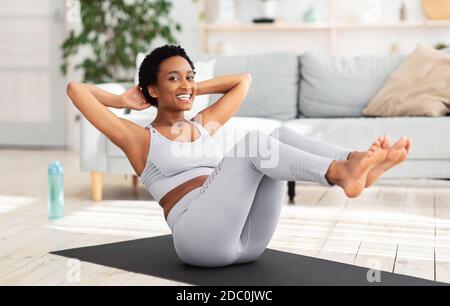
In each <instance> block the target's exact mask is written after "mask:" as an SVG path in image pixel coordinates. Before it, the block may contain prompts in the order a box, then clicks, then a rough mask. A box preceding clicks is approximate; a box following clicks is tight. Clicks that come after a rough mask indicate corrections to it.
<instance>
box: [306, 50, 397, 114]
mask: <svg viewBox="0 0 450 306" xmlns="http://www.w3.org/2000/svg"><path fill="white" fill-rule="evenodd" d="M404 58H405V56H404V55H395V56H386V55H373V56H354V57H343V56H337V57H332V56H329V55H321V54H316V53H312V52H306V53H304V54H303V55H302V56H301V57H300V71H301V82H300V94H299V109H300V114H301V115H302V116H306V117H359V116H361V113H362V110H363V109H364V107H365V106H366V105H367V104H368V103H369V101H370V100H371V99H372V97H373V96H375V94H376V93H377V91H378V89H379V88H380V87H381V86H382V84H383V82H384V80H385V79H386V78H387V77H388V76H389V74H390V73H391V72H392V71H393V70H394V69H395V68H397V67H398V66H399V65H400V63H401V62H402V61H403V60H404Z"/></svg>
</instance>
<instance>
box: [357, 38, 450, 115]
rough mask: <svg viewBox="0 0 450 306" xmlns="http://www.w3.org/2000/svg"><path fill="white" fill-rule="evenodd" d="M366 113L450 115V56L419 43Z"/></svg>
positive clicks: (385, 84)
mask: <svg viewBox="0 0 450 306" xmlns="http://www.w3.org/2000/svg"><path fill="white" fill-rule="evenodd" d="M363 114H364V115H365V116H382V117H394V116H399V117H400V116H431V117H438V116H445V115H448V114H450V55H449V54H447V53H445V52H441V51H438V50H436V49H434V48H432V47H428V46H426V45H422V44H420V45H419V46H418V47H417V48H416V49H415V50H414V52H412V53H411V54H410V55H409V56H408V57H407V58H406V59H405V60H404V61H403V63H402V64H401V65H400V66H399V67H398V68H397V69H395V71H394V72H392V74H391V75H390V76H389V77H388V78H387V80H386V81H385V82H384V84H383V86H382V87H381V89H380V90H379V91H378V93H377V94H376V95H375V97H373V99H372V100H371V101H370V102H369V104H368V105H367V107H366V108H364V110H363Z"/></svg>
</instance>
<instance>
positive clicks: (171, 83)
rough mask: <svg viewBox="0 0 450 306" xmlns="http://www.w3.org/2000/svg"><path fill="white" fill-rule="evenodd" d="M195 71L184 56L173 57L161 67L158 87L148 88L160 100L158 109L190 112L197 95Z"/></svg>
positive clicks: (151, 86) (162, 63) (166, 60)
mask: <svg viewBox="0 0 450 306" xmlns="http://www.w3.org/2000/svg"><path fill="white" fill-rule="evenodd" d="M194 77H195V71H194V70H193V69H192V67H191V65H190V64H189V62H188V61H187V60H186V59H185V58H183V57H182V56H172V57H169V58H167V59H165V60H164V61H162V62H161V64H160V65H159V71H158V77H157V85H156V86H155V85H150V86H148V89H149V92H150V94H151V95H152V97H154V98H156V99H157V100H158V108H159V109H161V107H163V108H166V109H170V110H180V111H185V110H190V109H191V108H192V103H193V102H194V99H195V94H196V93H197V84H196V83H195V80H194Z"/></svg>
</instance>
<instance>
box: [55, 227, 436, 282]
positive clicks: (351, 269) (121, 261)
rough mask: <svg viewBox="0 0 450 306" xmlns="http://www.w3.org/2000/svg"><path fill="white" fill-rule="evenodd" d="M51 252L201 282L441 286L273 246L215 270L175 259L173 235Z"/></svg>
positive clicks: (170, 278) (176, 278)
mask: <svg viewBox="0 0 450 306" xmlns="http://www.w3.org/2000/svg"><path fill="white" fill-rule="evenodd" d="M51 254H55V255H60V256H65V257H69V258H77V259H79V260H81V261H86V262H90V263H95V264H100V265H104V266H108V267H113V268H118V269H121V270H126V271H130V272H135V273H141V274H146V275H151V276H155V277H159V278H165V279H169V280H174V281H178V282H182V283H188V284H192V285H201V286H310V285H314V286H321V285H337V286H342V285H356V286H367V285H378V286H380V285H381V286H395V285H418V286H430V285H443V284H442V283H438V282H433V281H428V280H424V279H420V278H415V277H409V276H404V275H399V274H394V273H387V272H382V271H381V272H379V271H378V272H379V273H380V274H379V275H380V277H379V279H380V280H381V282H369V281H368V280H367V273H368V271H369V269H367V268H362V267H357V266H352V265H348V264H342V263H337V262H333V261H328V260H323V259H318V258H313V257H307V256H302V255H297V254H293V253H288V252H282V251H277V250H273V249H266V250H265V251H264V253H263V254H262V255H261V256H260V257H259V258H258V259H257V260H256V261H254V262H251V263H245V264H238V265H230V266H227V267H220V268H202V267H194V266H190V265H187V264H184V263H183V262H182V261H181V260H180V259H179V258H178V256H177V254H176V252H175V248H174V246H173V240H172V235H164V236H157V237H151V238H144V239H137V240H130V241H124V242H117V243H110V244H103V245H97V246H90V247H82V248H76V249H68V250H62V251H55V252H51ZM372 272H373V271H372ZM370 275H372V276H376V274H370Z"/></svg>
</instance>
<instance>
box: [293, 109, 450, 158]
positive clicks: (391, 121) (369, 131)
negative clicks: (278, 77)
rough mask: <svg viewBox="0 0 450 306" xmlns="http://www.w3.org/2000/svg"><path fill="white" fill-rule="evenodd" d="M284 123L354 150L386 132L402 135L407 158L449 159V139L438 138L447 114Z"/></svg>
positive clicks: (449, 124)
mask: <svg viewBox="0 0 450 306" xmlns="http://www.w3.org/2000/svg"><path fill="white" fill-rule="evenodd" d="M285 126H286V127H288V128H291V129H293V130H295V131H298V132H299V133H301V134H303V135H306V136H310V137H313V138H315V139H318V140H323V141H327V142H330V143H333V144H336V145H340V146H343V147H346V148H349V149H355V150H367V149H368V148H369V146H370V145H371V144H372V142H373V141H374V140H375V139H376V138H377V137H378V136H381V135H384V134H388V135H390V136H391V141H392V142H394V141H397V140H398V139H399V138H400V137H401V136H406V137H410V138H411V141H412V146H411V152H410V154H409V159H421V160H425V159H428V160H430V159H436V160H438V159H441V160H444V159H446V160H448V159H449V158H450V142H448V141H445V140H444V139H443V138H442V135H446V133H447V131H450V117H435V118H431V117H375V118H322V119H319V118H300V119H295V120H290V121H287V122H285ZM436 131H439V133H436Z"/></svg>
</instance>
